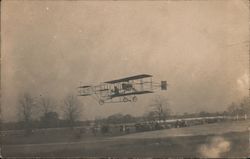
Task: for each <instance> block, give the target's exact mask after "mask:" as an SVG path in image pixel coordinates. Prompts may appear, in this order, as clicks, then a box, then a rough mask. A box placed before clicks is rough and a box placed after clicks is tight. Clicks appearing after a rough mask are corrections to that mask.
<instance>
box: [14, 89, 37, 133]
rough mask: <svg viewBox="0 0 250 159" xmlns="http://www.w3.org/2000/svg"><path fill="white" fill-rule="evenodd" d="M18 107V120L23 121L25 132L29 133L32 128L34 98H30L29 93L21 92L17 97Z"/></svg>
mask: <svg viewBox="0 0 250 159" xmlns="http://www.w3.org/2000/svg"><path fill="white" fill-rule="evenodd" d="M18 108H19V109H18V115H19V118H20V121H21V122H23V124H24V127H25V129H26V133H27V134H30V132H31V130H32V118H33V111H34V108H35V101H34V98H32V97H31V96H30V94H29V93H25V94H23V96H21V97H20V99H19V107H18Z"/></svg>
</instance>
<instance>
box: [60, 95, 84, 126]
mask: <svg viewBox="0 0 250 159" xmlns="http://www.w3.org/2000/svg"><path fill="white" fill-rule="evenodd" d="M63 111H64V117H65V120H66V121H67V122H68V124H69V126H70V127H74V126H75V122H76V121H77V120H78V119H79V117H80V114H81V104H80V102H79V100H78V99H77V97H76V96H74V95H68V96H66V97H65V99H64V107H63Z"/></svg>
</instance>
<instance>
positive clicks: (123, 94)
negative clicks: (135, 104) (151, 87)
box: [111, 91, 153, 98]
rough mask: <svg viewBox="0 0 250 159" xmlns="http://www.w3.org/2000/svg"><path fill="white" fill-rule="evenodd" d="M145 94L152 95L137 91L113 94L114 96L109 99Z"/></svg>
mask: <svg viewBox="0 0 250 159" xmlns="http://www.w3.org/2000/svg"><path fill="white" fill-rule="evenodd" d="M147 93H153V91H137V92H130V93H120V94H114V95H111V98H114V97H122V96H129V95H140V94H147Z"/></svg>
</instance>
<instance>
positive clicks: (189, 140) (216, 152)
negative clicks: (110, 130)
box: [2, 121, 250, 157]
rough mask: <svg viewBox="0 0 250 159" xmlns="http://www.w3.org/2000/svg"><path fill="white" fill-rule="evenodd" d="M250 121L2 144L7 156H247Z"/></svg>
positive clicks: (3, 151)
mask: <svg viewBox="0 0 250 159" xmlns="http://www.w3.org/2000/svg"><path fill="white" fill-rule="evenodd" d="M249 124H250V122H249V121H241V122H232V123H229V122H228V123H216V124H208V125H199V126H193V127H186V128H176V129H166V130H158V131H151V132H142V133H135V134H129V135H124V136H119V137H101V138H91V139H88V138H85V139H84V138H83V139H82V140H79V141H77V142H76V141H67V142H55V143H43V144H38V143H36V144H22V145H15V144H6V145H3V146H2V154H3V156H6V157H17V156H25V157H28V156H29V157H30V156H35V157H77V156H85V157H86V156H88V157H105V156H110V157H247V156H248V153H249V149H248V147H249V141H248V139H249V132H248V131H247V128H248V126H249ZM204 150H205V151H206V152H205V153H204V152H203V151H204ZM207 152H208V154H207ZM209 155H211V156H209Z"/></svg>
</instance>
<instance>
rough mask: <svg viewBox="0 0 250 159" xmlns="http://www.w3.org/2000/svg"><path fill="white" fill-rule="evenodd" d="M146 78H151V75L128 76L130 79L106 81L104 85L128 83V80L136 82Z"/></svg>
mask: <svg viewBox="0 0 250 159" xmlns="http://www.w3.org/2000/svg"><path fill="white" fill-rule="evenodd" d="M147 77H152V75H148V74H140V75H136V76H130V77H126V78H121V79H117V80H112V81H107V82H104V83H109V84H114V83H119V82H128V81H130V80H137V79H141V78H147Z"/></svg>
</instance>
